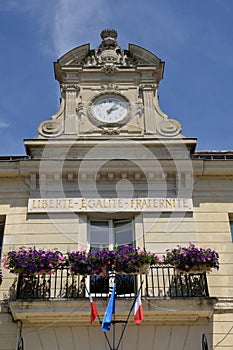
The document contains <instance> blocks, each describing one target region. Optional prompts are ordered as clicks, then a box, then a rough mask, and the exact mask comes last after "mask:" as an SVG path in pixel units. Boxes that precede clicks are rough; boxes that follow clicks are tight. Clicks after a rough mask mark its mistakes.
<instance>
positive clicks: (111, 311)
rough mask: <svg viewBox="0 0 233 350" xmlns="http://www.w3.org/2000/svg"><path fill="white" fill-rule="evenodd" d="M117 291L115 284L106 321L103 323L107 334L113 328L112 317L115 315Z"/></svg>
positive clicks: (103, 328)
mask: <svg viewBox="0 0 233 350" xmlns="http://www.w3.org/2000/svg"><path fill="white" fill-rule="evenodd" d="M115 289H116V285H115V284H114V287H113V290H112V294H111V297H110V299H109V302H108V306H107V309H106V311H105V314H104V319H103V322H102V331H103V332H107V331H109V330H110V328H111V322H112V315H113V314H114V313H115Z"/></svg>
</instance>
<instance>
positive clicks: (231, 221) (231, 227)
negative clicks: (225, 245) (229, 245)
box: [230, 219, 233, 242]
mask: <svg viewBox="0 0 233 350" xmlns="http://www.w3.org/2000/svg"><path fill="white" fill-rule="evenodd" d="M230 229H231V239H232V242H233V219H230Z"/></svg>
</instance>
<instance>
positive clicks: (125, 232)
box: [90, 219, 134, 251]
mask: <svg viewBox="0 0 233 350" xmlns="http://www.w3.org/2000/svg"><path fill="white" fill-rule="evenodd" d="M133 236H134V235H133V225H132V221H131V220H125V219H122V220H95V221H94V220H91V221H90V249H91V250H92V251H95V250H98V249H100V248H110V249H113V248H114V246H115V245H116V244H117V245H123V244H130V245H134V238H133Z"/></svg>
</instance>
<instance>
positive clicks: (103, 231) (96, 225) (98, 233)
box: [90, 221, 110, 251]
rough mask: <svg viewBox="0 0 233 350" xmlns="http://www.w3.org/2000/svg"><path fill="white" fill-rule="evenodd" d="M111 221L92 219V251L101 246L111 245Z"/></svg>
mask: <svg viewBox="0 0 233 350" xmlns="http://www.w3.org/2000/svg"><path fill="white" fill-rule="evenodd" d="M109 244H110V235H109V222H108V221H91V225H90V248H91V251H96V250H99V249H100V248H106V247H109Z"/></svg>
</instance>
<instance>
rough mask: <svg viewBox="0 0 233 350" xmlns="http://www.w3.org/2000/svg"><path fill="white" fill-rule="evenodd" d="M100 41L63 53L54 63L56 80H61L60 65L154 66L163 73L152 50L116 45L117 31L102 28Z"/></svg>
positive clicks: (88, 66) (130, 45) (89, 66)
mask: <svg viewBox="0 0 233 350" xmlns="http://www.w3.org/2000/svg"><path fill="white" fill-rule="evenodd" d="M101 38H102V42H101V44H100V45H99V46H98V48H96V49H90V44H85V45H81V46H78V47H76V48H74V49H72V50H71V51H69V52H67V53H66V54H64V55H63V56H62V57H61V58H60V59H59V60H58V62H56V63H55V73H56V78H57V80H58V81H60V82H61V80H62V75H61V67H66V66H73V67H74V66H79V67H82V68H97V69H98V68H99V69H101V68H103V67H110V66H115V67H116V66H117V67H118V68H121V67H123V68H125V67H138V66H154V67H155V68H156V69H158V70H161V74H160V75H161V77H162V74H163V62H161V60H160V59H159V58H158V57H157V56H156V55H154V54H153V53H152V52H150V51H148V50H146V49H144V48H142V47H140V46H137V45H134V44H129V46H128V50H125V49H122V48H121V46H119V45H118V43H117V41H116V39H117V32H116V31H115V30H112V29H109V30H103V31H102V32H101Z"/></svg>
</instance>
